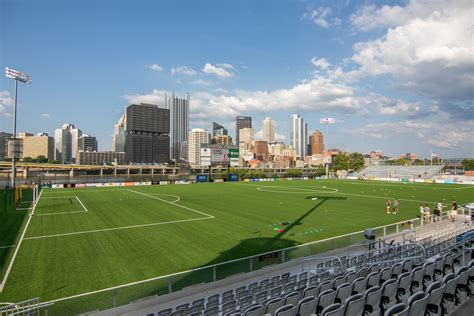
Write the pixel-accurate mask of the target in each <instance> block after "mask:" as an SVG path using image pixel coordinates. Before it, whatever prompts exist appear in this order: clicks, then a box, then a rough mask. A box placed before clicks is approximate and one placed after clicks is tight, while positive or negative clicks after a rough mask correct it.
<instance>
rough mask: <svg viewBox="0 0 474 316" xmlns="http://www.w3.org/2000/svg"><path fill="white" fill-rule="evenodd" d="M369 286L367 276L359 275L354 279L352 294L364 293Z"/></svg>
mask: <svg viewBox="0 0 474 316" xmlns="http://www.w3.org/2000/svg"><path fill="white" fill-rule="evenodd" d="M366 287H367V278H365V277H359V278H357V279H355V280H354V287H353V288H352V294H362V293H364V292H365V290H366Z"/></svg>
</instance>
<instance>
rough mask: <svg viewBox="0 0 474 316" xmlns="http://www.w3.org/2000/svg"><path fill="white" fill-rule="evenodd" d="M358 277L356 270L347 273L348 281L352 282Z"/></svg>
mask: <svg viewBox="0 0 474 316" xmlns="http://www.w3.org/2000/svg"><path fill="white" fill-rule="evenodd" d="M355 279H357V273H355V272H348V273H346V282H347V283H352V282H354V280H355Z"/></svg>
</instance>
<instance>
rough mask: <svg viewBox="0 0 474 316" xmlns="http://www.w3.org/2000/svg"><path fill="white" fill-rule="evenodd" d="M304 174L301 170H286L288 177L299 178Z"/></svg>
mask: <svg viewBox="0 0 474 316" xmlns="http://www.w3.org/2000/svg"><path fill="white" fill-rule="evenodd" d="M302 174H303V172H302V171H301V170H298V169H290V170H288V171H287V172H286V174H285V176H286V177H288V178H298V177H301V175H302Z"/></svg>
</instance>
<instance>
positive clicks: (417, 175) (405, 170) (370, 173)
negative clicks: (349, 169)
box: [354, 165, 444, 179]
mask: <svg viewBox="0 0 474 316" xmlns="http://www.w3.org/2000/svg"><path fill="white" fill-rule="evenodd" d="M443 168H444V165H437V166H368V167H366V168H364V169H362V170H361V171H359V172H357V173H355V174H354V176H356V177H360V178H371V177H372V178H393V179H401V178H413V179H431V178H433V177H434V176H436V175H437V174H439V173H440V172H441V171H442V170H443Z"/></svg>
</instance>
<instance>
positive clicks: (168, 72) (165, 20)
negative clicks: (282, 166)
mask: <svg viewBox="0 0 474 316" xmlns="http://www.w3.org/2000/svg"><path fill="white" fill-rule="evenodd" d="M473 13H474V12H473V8H472V4H470V1H455V2H453V1H443V0H432V1H428V0H416V1H386V2H383V1H373V2H371V1H348V0H346V1H289V0H288V1H124V0H122V1H106V0H99V1H58V0H56V1H22V0H20V1H18V0H15V1H13V0H3V1H1V2H0V37H1V43H0V45H1V46H0V64H1V66H2V68H4V67H14V68H17V69H19V70H23V71H26V72H28V73H30V74H31V75H32V76H33V84H31V85H28V86H26V85H21V86H20V89H19V104H20V107H19V119H18V130H19V131H28V132H34V133H37V132H48V133H50V134H53V132H54V129H55V128H58V127H60V126H61V125H62V124H63V123H66V122H70V123H73V124H75V125H76V126H77V127H79V128H81V129H82V130H83V131H84V132H85V133H89V134H92V135H94V136H97V137H98V139H99V149H101V150H107V149H110V148H111V139H112V137H111V135H112V133H113V125H114V124H115V122H116V121H117V120H118V118H119V117H120V116H121V114H122V113H123V110H124V107H125V106H126V105H128V104H130V103H131V102H143V101H144V102H152V103H153V102H154V103H157V104H159V103H161V102H162V94H163V92H165V91H171V90H174V91H175V92H176V93H177V94H181V95H183V96H184V95H185V93H186V92H188V91H189V92H190V93H191V99H192V103H191V116H190V120H191V127H203V128H207V129H210V127H211V124H212V121H213V120H215V121H217V122H219V123H222V124H223V125H224V126H226V127H227V128H228V129H229V130H230V131H231V132H232V133H234V122H233V121H234V117H235V116H236V115H250V116H252V117H253V118H254V125H255V128H256V130H257V131H259V130H260V129H261V121H262V120H263V118H264V117H266V116H270V117H272V118H274V119H275V120H276V122H277V133H278V134H279V137H280V138H281V139H283V140H284V141H285V142H286V143H288V139H289V125H290V115H291V114H292V113H299V114H301V115H302V116H303V117H304V118H305V120H306V121H307V122H308V125H309V129H310V130H311V131H312V130H316V129H322V130H323V132H324V127H323V126H321V125H320V124H319V118H321V117H327V116H329V117H335V118H336V119H338V120H339V122H340V123H338V124H335V125H333V126H330V128H329V137H328V140H329V144H330V145H331V146H338V147H340V148H342V149H345V150H351V151H360V152H369V151H370V150H375V149H382V150H384V151H385V152H386V153H387V154H390V155H398V154H400V153H402V152H414V153H417V154H418V155H421V156H425V157H427V156H429V153H430V150H434V151H435V152H437V153H439V154H440V155H441V156H442V157H458V156H463V157H465V156H473V155H474V143H473V139H474V137H473V136H474V135H473V127H474V108H473V86H474V81H473V76H474V75H473V74H474V53H473V47H472V34H471V33H470V31H469V30H470V29H472V27H473V22H472V21H471V18H470V17H472V14H473ZM12 88H13V83H12V82H11V81H10V80H9V79H7V78H5V77H4V76H2V77H1V79H0V130H1V131H10V130H11V120H12V118H11V113H12V106H11V104H12V100H11V98H12V93H13V89H12ZM257 135H259V133H257Z"/></svg>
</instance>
